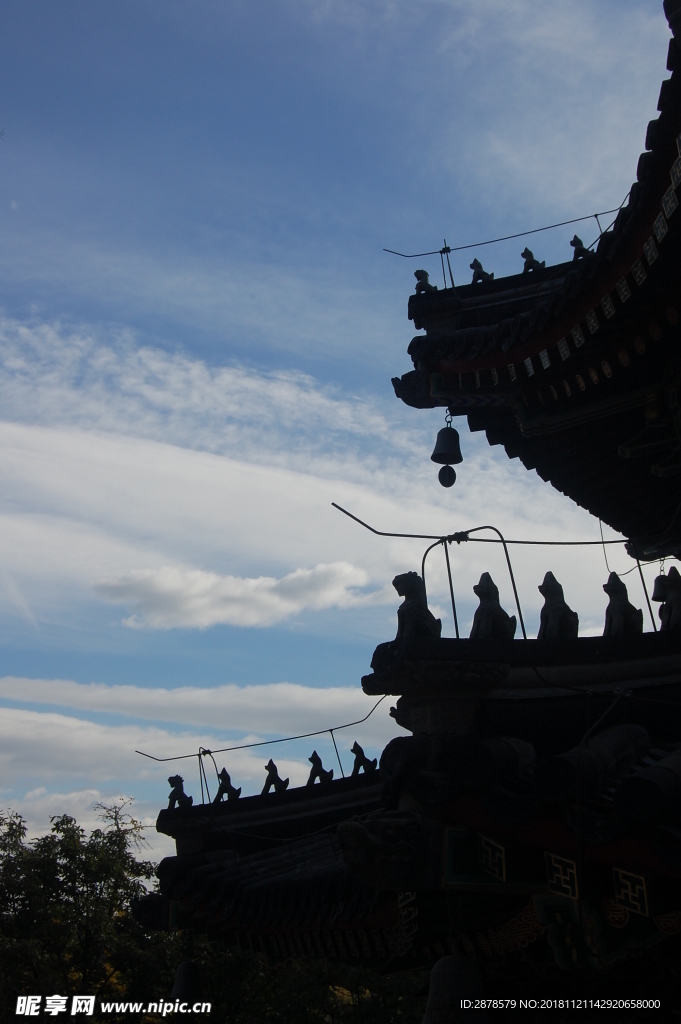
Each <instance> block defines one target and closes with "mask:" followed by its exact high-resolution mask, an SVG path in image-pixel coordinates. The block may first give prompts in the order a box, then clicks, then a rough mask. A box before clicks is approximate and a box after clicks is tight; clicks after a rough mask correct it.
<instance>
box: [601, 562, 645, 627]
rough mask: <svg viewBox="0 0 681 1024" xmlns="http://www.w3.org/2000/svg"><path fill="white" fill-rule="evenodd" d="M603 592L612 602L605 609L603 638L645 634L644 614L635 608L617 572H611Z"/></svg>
mask: <svg viewBox="0 0 681 1024" xmlns="http://www.w3.org/2000/svg"><path fill="white" fill-rule="evenodd" d="M603 590H604V591H605V592H606V594H607V595H608V597H609V598H610V600H609V601H608V607H607V608H606V609H605V628H604V630H603V636H623V635H624V634H625V633H642V632H643V612H642V610H641V609H640V608H634V606H633V604H632V603H631V601H630V600H629V595H628V593H627V588H626V585H625V584H624V583H622V580H621V579H620V578H619V576H618V575H617V573H616V572H611V573H610V575H609V576H608V582H607V583H604V584H603Z"/></svg>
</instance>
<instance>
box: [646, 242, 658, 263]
mask: <svg viewBox="0 0 681 1024" xmlns="http://www.w3.org/2000/svg"><path fill="white" fill-rule="evenodd" d="M643 252H644V253H645V257H646V259H647V260H648V264H649V265H652V264H653V263H654V262H655V260H656V259H657V256H658V252H657V246H656V245H655V242H654V241H653V236H652V235H651V236H650V238H649V239H648V241H647V242H644V244H643Z"/></svg>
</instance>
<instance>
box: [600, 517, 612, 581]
mask: <svg viewBox="0 0 681 1024" xmlns="http://www.w3.org/2000/svg"><path fill="white" fill-rule="evenodd" d="M598 525H599V527H600V530H601V544H602V545H603V558H604V559H605V568H606V569H607V570H608V572H610V566H609V565H608V556H607V555H606V553H605V541H604V540H603V523H602V521H601V520H600V519H599V520H598Z"/></svg>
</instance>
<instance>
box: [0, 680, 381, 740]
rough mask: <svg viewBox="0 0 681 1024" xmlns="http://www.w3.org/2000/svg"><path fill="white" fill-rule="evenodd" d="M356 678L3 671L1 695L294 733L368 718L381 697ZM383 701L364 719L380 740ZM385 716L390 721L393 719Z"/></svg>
mask: <svg viewBox="0 0 681 1024" xmlns="http://www.w3.org/2000/svg"><path fill="white" fill-rule="evenodd" d="M358 684H359V681H357V682H355V684H354V685H353V686H343V687H340V686H335V687H324V688H322V687H313V686H301V685H300V684H298V683H270V684H265V685H261V686H236V685H234V684H230V685H227V686H214V687H201V686H178V687H173V688H172V689H167V688H165V687H150V686H120V685H118V686H116V685H114V686H110V685H105V684H103V683H77V682H74V681H72V680H68V679H31V678H25V677H17V676H5V677H3V678H2V679H0V698H2V699H4V700H10V701H20V702H21V703H22V704H42V705H50V706H52V707H62V708H71V709H74V710H77V711H79V712H83V711H84V712H91V713H97V714H101V713H106V714H112V715H123V716H125V717H127V718H134V719H147V720H153V721H156V722H174V723H177V724H178V725H180V726H182V727H184V728H186V727H187V726H203V727H207V728H210V729H212V730H214V729H219V730H223V731H224V732H225V734H231V735H233V734H235V733H244V732H245V733H253V734H260V735H263V734H264V735H270V736H276V735H279V736H282V735H289V736H290V735H297V734H300V733H304V732H314V731H315V730H318V729H324V728H329V727H335V726H340V725H343V724H345V723H347V722H352V721H357V720H358V719H361V718H364V716H365V715H366V714H367V713H368V712H369V711H370V709H371V707H372V706H373V704H374V703H375V700H374V699H373V698H369V697H366V696H365V695H364V693H362V690H361V689H360V687H359V685H358ZM384 703H385V702H384ZM381 708H382V710H379V711H377V712H376V713H375V715H374V716H372V718H371V719H370V720H369V723H368V724H367V725H366V727H365V728H366V729H369V730H374V731H375V730H376V729H378V732H377V733H376V735H377V737H378V739H377V740H376V742H380V739H381V737H382V736H383V735H384V733H383V732H382V730H383V723H384V719H385V718H386V716H387V707H383V705H381ZM386 724H387V725H388V726H389V727H390V723H386ZM392 727H393V728H394V726H392Z"/></svg>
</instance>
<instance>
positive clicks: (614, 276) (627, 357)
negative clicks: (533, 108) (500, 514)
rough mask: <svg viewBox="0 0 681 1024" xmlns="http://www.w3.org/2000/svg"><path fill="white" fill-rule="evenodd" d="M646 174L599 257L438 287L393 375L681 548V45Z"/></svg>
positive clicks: (428, 404)
mask: <svg viewBox="0 0 681 1024" xmlns="http://www.w3.org/2000/svg"><path fill="white" fill-rule="evenodd" d="M667 68H668V70H670V71H671V72H672V74H671V77H670V78H669V79H667V80H665V81H664V82H663V83H662V88H661V91H660V98H659V102H658V110H659V111H660V116H659V117H658V118H657V119H656V120H654V121H651V122H650V124H649V125H648V130H647V133H646V143H645V144H646V152H644V153H643V154H641V157H640V159H639V162H638V168H637V180H636V182H635V183H634V185H633V186H632V188H631V192H630V195H629V198H628V202H627V204H626V206H623V207H622V209H621V210H620V212H619V214H618V215H617V218H616V220H615V222H614V224H613V226H612V228H611V229H610V230H608V231H606V232H605V233H604V234H602V235H601V237H600V240H599V242H598V245H597V247H596V249H595V252H592V253H588V254H583V255H582V257H581V258H579V259H578V258H576V257H577V251H576V252H575V259H574V260H573V261H571V262H568V263H561V264H558V265H556V266H551V267H545V268H538V269H535V270H530V271H528V272H524V273H522V274H516V275H513V276H511V277H506V278H501V279H497V280H485V281H480V282H478V283H475V284H470V285H464V286H459V287H456V288H447V289H444V290H432V291H426V292H423V293H421V294H417V295H412V296H411V298H410V299H409V308H408V315H409V318H410V319H412V320H413V321H414V325H415V326H416V328H417V329H425V332H426V333H425V334H424V335H417V336H416V337H415V338H413V339H412V341H411V343H410V345H409V349H408V351H409V355H410V356H411V358H412V361H413V363H414V367H415V369H414V370H412V371H411V372H409V373H406V374H404V375H403V376H402V377H400V378H394V379H393V385H394V388H395V392H396V394H397V396H398V397H399V398H401V399H402V400H403V401H404V402H405V403H406V404H407V405H411V406H413V407H415V408H433V407H437V406H442V407H447V408H449V410H450V412H451V413H452V414H453V415H467V416H468V422H469V426H470V428H471V430H485V431H486V433H487V438H488V441H489V443H490V444H503V445H504V447H505V449H506V452H507V454H508V455H509V457H511V458H514V457H519V458H520V459H521V461H522V462H523V464H524V465H525V466H526V467H527V468H528V469H536V470H537V472H538V474H539V475H540V476H541V477H542V479H544V480H547V481H550V482H551V483H552V484H553V486H554V487H556V488H557V489H558V490H560V491H562V492H563V493H564V494H566V495H568V496H569V497H571V498H572V499H573V500H574V501H576V502H577V503H578V504H580V505H582V506H583V507H584V508H586V509H588V511H589V512H591V513H593V514H594V515H596V516H598V517H599V518H601V519H602V520H603V521H604V522H606V523H608V524H609V525H610V526H611V527H612V528H613V529H615V530H617V531H619V532H621V533H623V534H624V535H625V536H626V537H628V538H630V539H631V540H632V541H634V542H635V547H636V550H637V551H638V553H639V554H640V555H641V556H642V557H655V555H657V554H661V553H666V554H676V553H681V515H678V516H677V513H678V512H679V511H680V510H681V487H680V486H679V484H680V483H681V420H680V419H679V398H678V386H679V383H680V382H681V359H680V358H679V351H678V349H679V341H680V340H681V330H680V328H679V311H680V310H681V213H679V212H677V208H678V205H679V204H678V199H677V195H676V189H677V188H678V187H679V186H680V185H681V48H680V47H679V44H678V42H677V41H676V40H675V39H673V40H671V42H670V46H669V55H668V60H667Z"/></svg>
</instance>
